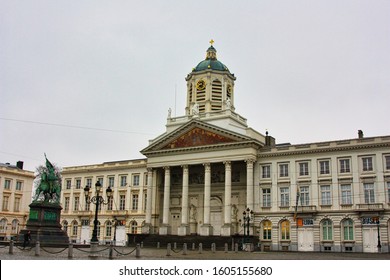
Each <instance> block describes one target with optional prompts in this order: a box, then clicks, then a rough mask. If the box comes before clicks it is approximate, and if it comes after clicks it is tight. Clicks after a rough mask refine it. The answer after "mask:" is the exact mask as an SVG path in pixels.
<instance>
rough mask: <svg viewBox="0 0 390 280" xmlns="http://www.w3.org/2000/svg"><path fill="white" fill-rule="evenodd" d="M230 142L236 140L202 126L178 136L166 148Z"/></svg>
mask: <svg viewBox="0 0 390 280" xmlns="http://www.w3.org/2000/svg"><path fill="white" fill-rule="evenodd" d="M229 142H235V140H233V139H231V138H228V137H225V136H223V135H219V134H217V133H214V132H211V131H207V130H204V129H202V128H194V129H192V130H190V131H189V132H187V133H185V134H183V135H181V136H180V137H178V138H176V139H175V140H174V141H172V142H171V143H169V144H168V145H166V146H165V147H164V149H175V148H186V147H196V146H205V145H213V144H221V143H229Z"/></svg>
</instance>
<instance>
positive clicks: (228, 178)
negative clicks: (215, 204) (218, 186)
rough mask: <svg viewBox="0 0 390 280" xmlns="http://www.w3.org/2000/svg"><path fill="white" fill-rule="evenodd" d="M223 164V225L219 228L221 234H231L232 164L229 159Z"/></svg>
mask: <svg viewBox="0 0 390 280" xmlns="http://www.w3.org/2000/svg"><path fill="white" fill-rule="evenodd" d="M224 164H225V201H224V225H223V226H222V228H221V235H222V236H230V235H231V234H232V213H231V212H232V165H231V162H230V161H227V162H225V163H224Z"/></svg>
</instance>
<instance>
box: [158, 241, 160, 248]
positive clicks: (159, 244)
mask: <svg viewBox="0 0 390 280" xmlns="http://www.w3.org/2000/svg"><path fill="white" fill-rule="evenodd" d="M157 249H160V241H159V242H157Z"/></svg>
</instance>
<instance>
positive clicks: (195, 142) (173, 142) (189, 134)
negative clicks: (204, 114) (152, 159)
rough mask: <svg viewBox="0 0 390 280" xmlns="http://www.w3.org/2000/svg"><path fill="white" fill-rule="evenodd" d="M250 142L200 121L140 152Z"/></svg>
mask: <svg viewBox="0 0 390 280" xmlns="http://www.w3.org/2000/svg"><path fill="white" fill-rule="evenodd" d="M250 140H251V139H250V138H248V137H247V136H244V135H241V134H238V133H235V132H232V131H229V130H225V129H223V128H220V127H217V126H214V125H210V124H207V123H203V122H201V121H191V122H189V123H187V124H185V125H183V126H181V127H179V128H178V129H176V130H175V131H172V132H171V133H168V134H164V135H162V136H160V137H159V138H157V139H156V140H155V141H154V142H153V143H152V144H151V145H149V146H148V147H146V148H145V149H144V150H142V151H141V152H142V153H143V154H147V153H148V152H156V151H172V150H181V149H191V148H201V147H210V146H211V147H212V146H215V147H217V146H221V145H225V144H234V143H240V142H247V141H250Z"/></svg>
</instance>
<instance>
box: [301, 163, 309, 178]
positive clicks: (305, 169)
mask: <svg viewBox="0 0 390 280" xmlns="http://www.w3.org/2000/svg"><path fill="white" fill-rule="evenodd" d="M308 175H309V163H308V162H300V163H299V176H308Z"/></svg>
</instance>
